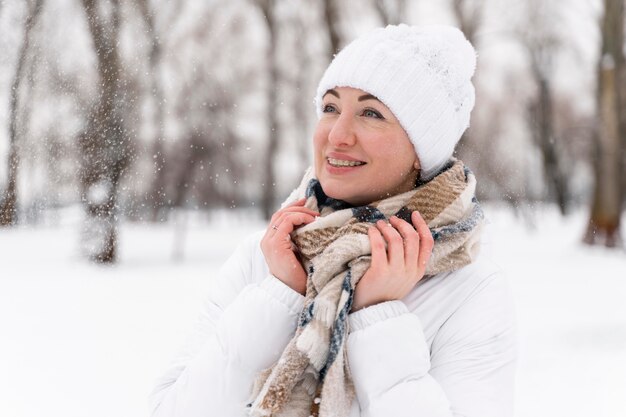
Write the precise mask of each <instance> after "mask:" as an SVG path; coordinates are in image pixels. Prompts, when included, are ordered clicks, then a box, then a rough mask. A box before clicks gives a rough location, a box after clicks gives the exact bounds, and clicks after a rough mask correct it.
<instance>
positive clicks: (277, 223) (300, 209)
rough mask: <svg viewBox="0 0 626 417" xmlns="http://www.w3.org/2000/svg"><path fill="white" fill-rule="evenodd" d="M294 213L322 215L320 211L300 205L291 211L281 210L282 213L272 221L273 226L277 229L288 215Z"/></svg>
mask: <svg viewBox="0 0 626 417" xmlns="http://www.w3.org/2000/svg"><path fill="white" fill-rule="evenodd" d="M294 213H301V214H306V215H308V216H313V217H318V216H319V215H320V214H319V213H318V212H316V211H314V210H310V209H307V208H304V207H298V208H295V207H294V208H292V209H290V211H281V213H280V215H279V216H278V217H276V218H275V219H274V220H273V221H272V224H271V226H272V228H273V229H274V230H276V229H277V228H278V227H280V224H281V223H282V222H284V221H285V218H286V217H287V216H289V215H291V214H294Z"/></svg>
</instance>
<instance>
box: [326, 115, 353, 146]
mask: <svg viewBox="0 0 626 417" xmlns="http://www.w3.org/2000/svg"><path fill="white" fill-rule="evenodd" d="M328 142H329V143H330V144H332V145H334V146H336V147H347V146H353V145H354V144H355V143H356V133H355V131H354V125H353V120H352V118H351V117H350V115H349V114H348V113H347V112H343V113H342V114H341V115H340V116H339V117H338V118H337V119H336V120H335V123H334V124H333V127H332V128H331V129H330V132H329V133H328Z"/></svg>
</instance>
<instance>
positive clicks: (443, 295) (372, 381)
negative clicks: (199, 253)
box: [153, 25, 515, 417]
mask: <svg viewBox="0 0 626 417" xmlns="http://www.w3.org/2000/svg"><path fill="white" fill-rule="evenodd" d="M474 67H475V52H474V49H473V48H472V46H471V45H470V44H469V42H467V40H466V39H465V37H464V36H463V35H462V33H461V32H460V31H459V30H457V29H454V28H450V27H441V26H433V27H409V26H406V25H400V26H388V27H386V28H384V29H377V30H375V31H373V32H371V33H369V34H367V35H365V36H363V37H361V38H359V39H357V40H356V41H354V42H352V43H351V44H350V45H348V46H347V47H346V48H344V49H343V50H342V51H341V52H340V53H339V54H338V55H337V56H336V58H335V59H334V60H333V62H332V63H331V64H330V66H329V68H328V69H327V70H326V72H325V74H324V76H323V77H322V80H321V81H320V84H319V86H318V91H317V97H316V106H317V111H318V116H319V122H318V124H317V127H316V130H315V135H314V141H313V143H314V159H315V161H314V169H313V170H309V172H307V173H306V174H305V176H304V178H303V180H302V183H301V185H300V186H299V187H298V188H297V189H296V190H295V191H294V192H293V193H292V195H291V196H290V197H289V198H288V199H287V202H286V204H285V205H284V207H283V208H282V209H281V210H279V211H277V212H276V213H275V214H274V216H273V217H272V219H271V221H270V223H269V225H268V228H267V230H266V231H264V232H263V233H262V234H257V235H254V236H251V237H250V238H249V239H248V240H246V241H245V242H243V243H242V244H241V245H240V247H239V248H238V249H237V251H236V252H235V254H233V256H231V258H230V259H229V260H228V261H227V262H226V264H225V265H224V267H223V268H222V270H221V272H220V275H219V276H218V277H216V278H215V279H213V280H212V285H213V287H212V290H211V291H210V294H209V298H208V301H207V303H206V305H205V308H204V311H203V314H202V316H201V320H200V322H199V323H198V325H197V329H196V332H195V334H194V337H193V338H192V339H191V341H190V342H189V345H188V348H187V349H186V351H185V352H183V353H182V354H181V355H180V357H179V358H178V362H177V363H176V364H175V365H174V366H173V367H172V368H171V369H170V370H169V371H168V373H167V374H166V375H164V376H163V377H162V379H161V380H160V383H159V385H158V386H157V388H156V389H155V392H154V394H153V402H154V407H155V408H154V413H153V415H154V416H158V417H165V416H186V417H191V416H219V417H222V416H233V417H236V416H245V415H260V416H269V415H271V416H309V415H319V416H324V417H328V416H341V417H343V416H352V417H356V416H372V417H373V416H385V417H388V416H394V417H395V416H426V417H435V416H441V417H443V416H446V417H450V416H466V417H505V416H511V415H512V402H513V401H512V397H513V379H514V361H515V339H514V324H513V313H512V308H511V298H510V295H509V292H508V287H507V284H506V282H505V281H504V279H503V278H502V273H501V272H500V270H499V269H498V268H497V267H495V266H494V265H493V264H492V263H491V262H490V261H488V260H487V259H485V257H484V256H478V246H479V240H480V239H479V237H480V230H481V224H482V219H483V216H482V211H481V210H480V207H479V205H478V202H477V201H476V199H475V197H474V189H475V184H476V183H475V178H474V176H473V175H472V173H471V171H469V169H467V168H466V167H465V166H464V165H463V163H462V162H460V161H458V160H455V159H453V158H452V152H453V150H454V147H455V145H456V143H457V142H458V140H459V139H460V137H461V135H462V134H463V132H464V130H465V129H466V128H467V126H468V124H469V114H470V111H471V109H472V107H473V105H474V88H473V86H472V84H471V77H472V75H473V72H474Z"/></svg>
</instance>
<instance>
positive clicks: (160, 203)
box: [136, 0, 166, 221]
mask: <svg viewBox="0 0 626 417" xmlns="http://www.w3.org/2000/svg"><path fill="white" fill-rule="evenodd" d="M136 4H137V6H138V8H139V11H140V13H141V16H142V17H143V21H144V24H145V25H146V29H147V32H148V36H149V37H150V55H149V59H148V62H149V65H150V91H151V93H152V99H153V102H154V105H155V112H154V126H155V127H156V130H157V131H156V137H155V138H154V149H153V155H154V158H153V161H154V178H153V180H152V185H151V190H150V193H149V197H150V200H151V203H152V221H158V220H161V219H162V214H161V213H160V212H161V210H162V209H163V207H164V206H165V187H166V178H165V146H164V137H163V136H164V120H163V101H164V94H163V89H162V88H161V82H160V80H159V66H160V63H161V42H162V39H161V37H160V36H159V34H158V33H157V32H156V27H155V25H154V17H153V13H152V11H151V10H150V6H149V4H148V0H138V1H137V3H136Z"/></svg>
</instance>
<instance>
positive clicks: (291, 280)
mask: <svg viewBox="0 0 626 417" xmlns="http://www.w3.org/2000/svg"><path fill="white" fill-rule="evenodd" d="M305 201H306V199H305V198H303V199H301V200H298V201H296V202H294V203H292V204H290V205H288V206H287V207H285V208H284V209H282V210H278V211H277V212H276V213H274V215H273V216H272V219H271V220H270V224H269V226H268V227H267V231H266V232H265V236H263V239H261V250H262V251H263V256H265V261H266V262H267V265H268V266H269V270H270V273H271V274H272V275H274V276H275V277H276V278H278V279H279V280H281V281H282V282H284V283H285V284H286V285H288V286H289V287H291V288H292V289H293V290H294V291H297V292H299V293H300V294H302V295H304V293H305V292H306V278H307V274H306V272H305V271H304V268H303V267H302V264H301V263H300V260H299V259H298V257H297V256H296V254H295V252H294V246H293V244H292V243H291V236H290V233H291V232H293V231H294V230H295V229H296V228H297V227H298V226H302V225H305V224H309V223H311V222H312V221H313V220H315V218H316V217H317V216H319V215H320V214H319V213H318V212H316V211H314V210H311V209H308V208H306V207H304V203H305Z"/></svg>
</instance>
